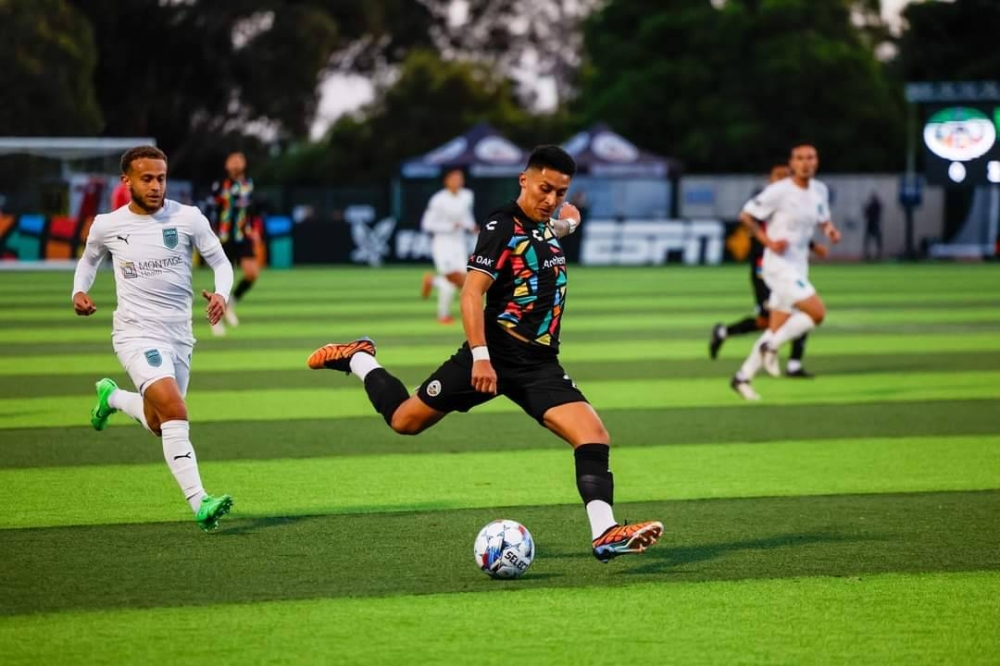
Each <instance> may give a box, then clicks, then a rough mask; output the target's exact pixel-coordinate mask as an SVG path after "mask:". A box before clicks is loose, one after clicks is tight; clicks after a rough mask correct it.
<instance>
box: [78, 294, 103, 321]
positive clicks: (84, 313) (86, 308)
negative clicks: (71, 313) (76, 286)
mask: <svg viewBox="0 0 1000 666" xmlns="http://www.w3.org/2000/svg"><path fill="white" fill-rule="evenodd" d="M73 309H74V310H75V311H76V313H77V314H78V315H80V316H81V317H89V316H90V315H92V314H94V313H95V312H97V306H96V305H94V301H92V300H90V296H88V295H87V294H85V293H84V292H82V291H78V292H76V293H75V294H73Z"/></svg>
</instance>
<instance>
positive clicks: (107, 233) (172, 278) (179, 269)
mask: <svg viewBox="0 0 1000 666" xmlns="http://www.w3.org/2000/svg"><path fill="white" fill-rule="evenodd" d="M194 248H197V249H198V252H199V253H200V254H201V256H202V257H204V259H205V261H206V263H208V264H209V265H210V266H211V267H212V269H213V271H214V272H215V293H217V294H220V295H222V296H223V297H224V298H225V299H226V300H227V301H228V300H229V292H230V290H231V289H232V287H233V268H232V266H231V265H230V263H229V260H228V259H226V255H225V253H224V252H223V251H222V245H221V244H220V243H219V239H218V238H217V237H216V236H215V234H214V233H213V232H212V228H211V227H210V226H209V223H208V220H207V219H205V216H204V215H202V214H201V211H199V210H198V209H197V208H195V207H194V206H185V205H182V204H179V203H177V202H176V201H171V200H169V199H168V200H166V201H165V202H164V205H163V207H162V208H161V209H160V210H158V211H157V212H155V213H153V214H152V215H137V214H135V213H133V212H132V211H131V210H130V209H129V207H128V206H125V207H122V208H119V209H118V210H116V211H113V212H111V213H107V214H105V215H98V216H97V217H96V218H94V224H93V225H92V226H91V227H90V235H89V236H88V237H87V248H86V250H85V251H84V254H83V256H82V257H81V258H80V262H79V263H78V264H77V267H76V274H75V275H74V278H73V293H74V294H76V293H77V292H80V291H82V292H87V291H89V290H90V287H91V286H92V285H93V284H94V279H95V277H96V276H97V269H98V267H99V266H100V264H101V261H102V259H103V258H104V255H105V254H106V253H110V254H111V259H112V264H113V267H114V272H115V287H116V292H117V296H118V309H117V310H115V329H116V331H118V330H120V329H122V328H128V329H130V330H135V329H138V330H141V331H146V332H149V333H152V334H155V333H167V334H169V335H172V336H175V335H179V334H182V333H185V332H186V334H187V336H188V337H190V336H191V333H190V331H191V301H192V297H193V295H194V293H193V289H192V286H191V255H192V250H193V249H194ZM191 341H192V342H193V338H191Z"/></svg>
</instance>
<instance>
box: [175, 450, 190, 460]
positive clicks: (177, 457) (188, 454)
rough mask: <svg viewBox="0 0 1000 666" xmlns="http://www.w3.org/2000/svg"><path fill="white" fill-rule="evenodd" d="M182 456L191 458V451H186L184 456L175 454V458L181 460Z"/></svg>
mask: <svg viewBox="0 0 1000 666" xmlns="http://www.w3.org/2000/svg"><path fill="white" fill-rule="evenodd" d="M181 458H187V459H188V460H190V459H191V452H190V451H188V452H187V453H185V454H184V455H182V456H174V460H180V459H181Z"/></svg>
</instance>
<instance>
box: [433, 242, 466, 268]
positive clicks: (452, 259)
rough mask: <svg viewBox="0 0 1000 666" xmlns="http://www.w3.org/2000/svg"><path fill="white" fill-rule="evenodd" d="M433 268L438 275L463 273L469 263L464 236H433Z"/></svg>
mask: <svg viewBox="0 0 1000 666" xmlns="http://www.w3.org/2000/svg"><path fill="white" fill-rule="evenodd" d="M431 255H432V256H433V257H434V270H435V271H437V273H438V274H439V275H450V274H451V273H464V272H465V270H466V268H465V267H466V266H467V265H468V263H469V248H468V245H467V244H466V242H465V239H464V238H453V237H450V236H449V237H441V236H435V237H434V239H433V240H432V241H431Z"/></svg>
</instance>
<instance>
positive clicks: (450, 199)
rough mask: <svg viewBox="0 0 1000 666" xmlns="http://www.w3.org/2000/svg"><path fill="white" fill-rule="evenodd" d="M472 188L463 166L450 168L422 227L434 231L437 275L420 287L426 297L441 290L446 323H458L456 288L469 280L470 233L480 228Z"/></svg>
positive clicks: (440, 315)
mask: <svg viewBox="0 0 1000 666" xmlns="http://www.w3.org/2000/svg"><path fill="white" fill-rule="evenodd" d="M473 203H474V199H473V195H472V190H469V189H466V188H465V176H464V174H463V173H462V171H461V169H450V170H449V171H448V172H447V173H445V175H444V189H443V190H440V191H439V192H437V193H436V194H435V195H434V196H432V197H431V199H430V201H429V202H427V210H426V211H424V217H423V219H421V220H420V228H421V229H423V230H424V231H426V232H427V233H429V234H430V235H431V238H432V240H431V253H432V254H433V256H434V270H435V271H436V273H437V274H436V275H435V274H432V273H428V274H427V275H425V276H424V282H423V285H422V287H421V290H420V295H421V296H422V297H423V298H428V297H429V296H430V295H431V289H432V288H436V289H437V292H438V306H437V318H438V321H439V322H441V323H442V324H451V323H454V321H455V320H454V319H453V318H452V316H451V302H452V300H453V299H454V298H455V292H456V291H458V290H459V289H461V288H462V285H463V284H465V273H466V271H465V263H466V262H467V261H468V259H469V234H470V233H471V232H472V231H474V230H475V228H476V219H475V216H474V215H473V214H472V205H473Z"/></svg>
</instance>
